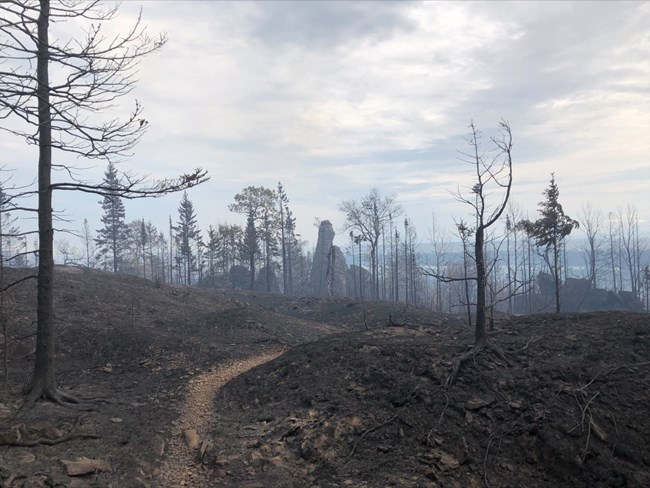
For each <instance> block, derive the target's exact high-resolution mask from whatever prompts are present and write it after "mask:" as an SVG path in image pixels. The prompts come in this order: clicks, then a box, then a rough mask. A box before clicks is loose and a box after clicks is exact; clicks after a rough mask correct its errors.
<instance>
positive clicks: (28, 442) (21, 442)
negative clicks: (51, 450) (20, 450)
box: [0, 419, 99, 447]
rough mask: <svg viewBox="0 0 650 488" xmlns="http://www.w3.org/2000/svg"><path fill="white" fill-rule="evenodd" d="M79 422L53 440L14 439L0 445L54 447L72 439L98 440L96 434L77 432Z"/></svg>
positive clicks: (41, 438) (39, 438)
mask: <svg viewBox="0 0 650 488" xmlns="http://www.w3.org/2000/svg"><path fill="white" fill-rule="evenodd" d="M79 422H80V420H79V419H77V422H76V423H75V424H74V426H73V427H72V429H71V430H70V432H68V433H67V434H64V435H62V436H59V437H56V438H55V439H49V438H47V437H38V438H36V439H16V440H14V441H9V442H0V445H5V446H17V447H36V446H56V445H57V444H62V443H64V442H67V441H71V440H74V439H99V435H97V434H93V433H90V432H79V431H78V430H77V428H78V427H79Z"/></svg>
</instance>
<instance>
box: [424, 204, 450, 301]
mask: <svg viewBox="0 0 650 488" xmlns="http://www.w3.org/2000/svg"><path fill="white" fill-rule="evenodd" d="M429 239H430V240H431V243H432V244H433V255H434V260H435V263H434V264H433V265H432V266H433V270H434V272H435V274H436V275H438V276H442V274H443V267H445V266H446V265H447V253H448V251H449V240H448V239H447V238H446V237H445V233H444V229H440V228H439V227H438V225H437V224H436V217H435V215H432V217H431V228H430V229H429ZM441 285H442V282H441V281H440V280H436V283H435V300H434V310H435V311H436V312H442V311H443V307H442V287H441Z"/></svg>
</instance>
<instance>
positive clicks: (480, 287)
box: [474, 225, 487, 346]
mask: <svg viewBox="0 0 650 488" xmlns="http://www.w3.org/2000/svg"><path fill="white" fill-rule="evenodd" d="M484 232H485V230H484V229H483V226H480V225H479V226H478V228H477V229H476V240H475V242H474V254H475V257H476V329H475V345H476V346H484V345H485V344H486V343H487V330H486V327H485V286H486V282H485V257H484V249H483V244H484V240H485V237H484Z"/></svg>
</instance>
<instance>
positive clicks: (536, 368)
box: [212, 313, 650, 487]
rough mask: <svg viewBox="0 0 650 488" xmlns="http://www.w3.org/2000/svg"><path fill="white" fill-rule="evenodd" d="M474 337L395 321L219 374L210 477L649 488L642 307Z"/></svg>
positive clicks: (649, 351)
mask: <svg viewBox="0 0 650 488" xmlns="http://www.w3.org/2000/svg"><path fill="white" fill-rule="evenodd" d="M494 341H495V342H497V343H498V344H499V345H500V346H501V347H502V348H503V350H504V351H505V352H506V353H507V355H508V357H509V358H510V360H511V362H512V364H511V365H510V366H509V365H507V364H505V363H504V362H503V361H501V360H499V359H498V358H496V357H495V356H493V355H491V354H490V353H487V352H482V353H480V354H478V355H477V356H476V357H475V359H474V361H473V362H470V363H468V364H466V365H465V366H463V368H462V369H461V372H460V375H459V377H458V378H457V380H456V382H455V383H454V384H453V385H452V386H451V387H447V386H445V382H446V379H447V377H448V375H449V373H450V370H451V366H452V362H453V360H454V359H455V358H457V357H458V356H459V355H461V354H462V353H463V352H465V351H466V350H467V346H468V345H469V344H471V334H470V333H469V331H466V330H464V329H459V328H458V327H457V326H453V327H452V326H444V325H437V326H435V325H434V326H429V327H420V328H415V327H389V328H383V329H378V330H371V331H365V332H356V333H348V334H341V335H336V336H331V337H326V338H323V339H321V340H319V341H317V342H313V343H310V344H306V345H303V346H299V347H296V348H294V349H292V350H290V351H288V352H287V353H285V354H284V355H283V356H281V357H280V358H278V359H276V360H274V361H272V362H269V363H267V364H265V365H263V366H260V367H259V368H256V369H255V370H252V371H250V372H249V373H246V374H244V375H242V376H239V377H237V378H236V379H234V380H233V381H231V382H230V383H229V384H227V385H226V386H225V387H224V388H223V390H222V392H221V394H220V395H219V397H218V399H217V400H216V403H215V406H214V411H215V416H216V421H215V423H214V425H215V427H214V430H213V432H212V441H213V442H214V445H215V446H219V447H218V448H217V449H215V452H214V456H213V459H212V463H213V465H214V466H215V468H216V473H217V474H218V475H219V476H220V478H219V484H223V485H225V486H244V485H243V484H242V483H244V482H245V481H246V480H248V482H258V483H261V485H260V486H295V487H299V486H368V487H375V486H413V487H415V486H441V487H442V486H453V487H473V486H475V487H479V486H495V487H496V486H498V487H521V486H526V487H542V486H543V487H547V486H576V487H593V486H621V487H623V486H625V487H645V486H650V451H649V450H648V449H647V445H646V442H647V439H650V420H649V419H648V413H647V403H648V400H649V399H650V397H649V396H648V395H649V393H648V392H649V391H650V390H649V388H648V387H649V386H650V383H649V381H650V323H649V321H648V317H647V315H640V314H639V315H635V314H622V313H603V314H590V315H559V316H554V315H539V316H530V317H521V318H516V319H512V320H509V321H507V322H505V323H503V324H502V325H501V328H500V330H498V331H497V333H496V334H495V335H494Z"/></svg>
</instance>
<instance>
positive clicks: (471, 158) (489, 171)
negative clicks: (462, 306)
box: [456, 120, 512, 349]
mask: <svg viewBox="0 0 650 488" xmlns="http://www.w3.org/2000/svg"><path fill="white" fill-rule="evenodd" d="M469 127H470V131H471V133H470V136H469V139H468V141H467V142H468V143H469V146H470V148H471V152H468V153H461V154H462V161H464V162H466V163H468V164H470V165H472V167H473V170H474V172H475V177H476V180H475V181H476V183H475V184H474V186H472V188H471V196H465V195H464V194H462V193H461V192H460V191H458V192H457V193H456V199H457V200H459V201H460V202H463V203H465V204H467V205H469V206H470V207H471V208H472V209H473V212H474V215H475V217H476V228H475V229H474V261H475V264H476V325H475V348H477V349H480V348H482V347H484V346H486V345H487V344H488V336H487V329H486V315H485V311H486V301H485V291H486V288H487V281H486V263H485V233H486V230H487V229H488V228H490V227H491V226H492V225H494V224H495V223H496V222H497V221H498V220H499V218H500V217H501V214H502V213H503V212H504V210H505V208H506V205H507V203H508V199H509V198H510V189H511V188H512V133H511V130H510V126H509V125H508V123H507V122H506V121H505V120H501V122H500V123H499V128H500V131H501V132H500V136H499V138H498V139H497V138H492V139H491V142H492V144H493V146H494V148H493V150H492V151H491V153H490V154H487V153H485V152H483V149H482V146H481V140H480V137H481V136H480V132H479V131H478V129H477V128H476V126H475V125H474V122H472V123H471V124H470V126H469ZM493 189H494V190H495V191H499V190H500V191H501V192H502V194H501V198H500V200H498V201H497V203H496V204H490V203H488V201H487V200H488V199H487V196H488V195H491V193H489V192H491V191H493Z"/></svg>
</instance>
